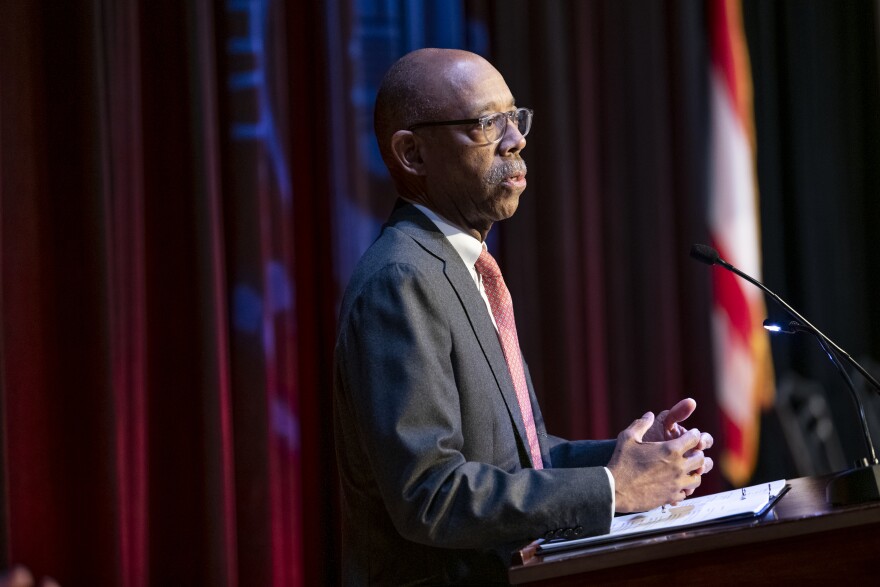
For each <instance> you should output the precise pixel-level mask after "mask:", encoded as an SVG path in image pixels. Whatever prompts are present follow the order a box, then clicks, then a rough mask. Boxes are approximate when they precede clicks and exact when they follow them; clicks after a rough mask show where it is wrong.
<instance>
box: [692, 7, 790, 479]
mask: <svg viewBox="0 0 880 587" xmlns="http://www.w3.org/2000/svg"><path fill="white" fill-rule="evenodd" d="M709 14H710V19H709V23H710V27H711V30H710V35H711V44H712V59H711V73H710V84H711V85H710V96H711V97H710V100H711V104H710V107H711V143H710V145H711V148H710V166H711V168H710V196H709V208H708V213H709V230H710V233H711V238H712V245H713V246H714V247H715V248H716V249H717V250H718V252H719V254H720V255H721V257H722V258H723V259H726V260H727V261H729V262H730V263H732V264H733V265H735V266H737V267H739V268H740V269H742V270H743V271H745V272H746V273H749V274H751V275H754V276H756V277H757V278H759V279H760V275H761V252H760V229H759V214H758V190H757V175H756V171H755V133H754V123H753V115H752V85H751V72H750V66H749V58H748V50H747V46H746V40H745V35H744V31H743V27H742V8H741V5H740V2H739V0H711V2H710V12H709ZM713 279H714V284H713V285H714V297H715V299H714V304H713V311H712V328H713V338H714V359H715V372H716V393H717V396H718V404H719V407H720V409H721V415H722V430H721V434H722V438H723V451H722V454H721V459H720V465H721V470H722V472H723V474H724V476H725V477H726V478H727V479H728V480H729V481H730V482H731V483H733V484H734V485H741V484H744V483H746V482H748V480H749V479H750V477H751V475H752V472H753V470H754V467H755V463H756V461H757V452H758V433H759V422H760V412H761V409H762V408H764V407H766V406H769V405H770V404H771V403H772V401H773V396H774V385H773V367H772V360H771V356H770V347H769V342H768V336H767V333H766V331H765V330H764V329H763V328H762V325H761V324H762V322H763V320H764V318H765V314H766V309H765V307H764V299H763V297H762V294H761V292H760V291H759V290H758V289H756V288H754V287H752V286H751V285H750V284H748V283H746V282H744V281H742V280H740V279H738V278H737V277H736V276H734V275H733V274H732V273H730V272H728V271H721V270H716V271H713Z"/></svg>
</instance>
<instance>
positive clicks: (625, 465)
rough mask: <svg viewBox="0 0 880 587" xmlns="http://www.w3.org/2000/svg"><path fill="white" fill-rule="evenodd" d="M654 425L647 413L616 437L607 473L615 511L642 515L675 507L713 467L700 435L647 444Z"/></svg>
mask: <svg viewBox="0 0 880 587" xmlns="http://www.w3.org/2000/svg"><path fill="white" fill-rule="evenodd" d="M653 423H654V414H652V413H651V412H648V413H646V414H645V415H644V416H642V417H641V418H639V419H638V420H636V421H635V422H633V423H632V424H630V425H629V427H628V428H627V429H626V430H624V431H623V432H621V433H620V434H619V435H618V436H617V446H616V447H615V449H614V454H613V455H612V456H611V461H610V462H609V463H608V469H609V470H610V471H611V474H612V475H614V486H615V494H614V499H615V510H616V511H618V512H642V511H647V510H650V509H653V508H656V507H659V506H661V505H663V504H667V503H668V504H674V503H677V502H679V501H681V500H682V499H684V498H685V497H686V496H688V495H690V494H691V493H693V491H694V489H696V488H697V487H698V486H699V485H700V472H702V471H704V470H705V471H708V469H709V468H711V465H710V464H709V463H707V462H706V461H709V460H710V459H706V458H705V456H704V455H703V451H702V450H699V448H698V446H699V444H700V438H701V435H700V431H699V430H697V429H696V428H694V429H692V430H689V431H688V432H686V433H684V434H682V435H681V436H679V437H678V438H675V439H673V440H667V441H664V442H644V441H643V440H642V437H643V436H644V435H645V433H646V432H647V431H648V429H649V428H650V427H651V424H653Z"/></svg>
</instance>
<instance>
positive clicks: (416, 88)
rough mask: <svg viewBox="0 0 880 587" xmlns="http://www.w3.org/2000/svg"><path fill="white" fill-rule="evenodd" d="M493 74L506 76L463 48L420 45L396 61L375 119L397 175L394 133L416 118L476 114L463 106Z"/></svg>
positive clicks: (383, 87) (379, 98)
mask: <svg viewBox="0 0 880 587" xmlns="http://www.w3.org/2000/svg"><path fill="white" fill-rule="evenodd" d="M492 75H495V76H499V77H500V75H501V74H499V73H498V71H497V70H496V69H495V68H494V67H493V66H492V64H491V63H489V62H488V61H486V60H485V59H483V58H482V57H480V56H479V55H477V54H475V53H470V52H468V51H461V50H459V49H418V50H416V51H413V52H412V53H408V54H406V55H404V56H403V57H401V58H400V59H399V60H398V61H397V62H396V63H395V64H394V65H392V66H391V68H390V69H389V70H388V72H387V73H386V74H385V77H384V78H383V79H382V84H381V85H380V86H379V93H378V95H377V97H376V109H375V112H374V120H373V124H374V129H375V132H376V140H377V141H378V142H379V151H380V152H381V153H382V159H383V160H384V161H385V165H386V166H388V168H389V169H390V170H391V171H392V175H393V173H394V158H393V156H392V154H391V137H392V136H393V135H394V133H395V132H397V131H398V130H402V129H406V128H408V127H410V126H412V125H413V124H415V123H417V122H425V121H431V120H444V119H449V118H463V117H469V116H473V114H472V113H468V112H466V111H465V110H464V109H466V108H467V107H468V102H467V100H466V99H465V98H466V96H467V94H468V92H469V91H471V90H472V87H473V86H474V84H475V83H476V82H477V81H478V80H480V79H481V78H483V77H486V76H492Z"/></svg>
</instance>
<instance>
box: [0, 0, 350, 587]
mask: <svg viewBox="0 0 880 587" xmlns="http://www.w3.org/2000/svg"><path fill="white" fill-rule="evenodd" d="M288 10H289V11H293V10H296V11H297V12H296V14H292V13H288V12H287V11H288ZM317 10H318V9H316V8H303V7H291V6H285V5H284V4H283V3H278V2H268V1H267V2H250V3H235V2H233V3H212V2H209V1H208V0H196V1H193V2H176V1H173V0H167V1H151V2H145V1H141V0H122V1H111V0H106V1H96V2H87V1H75V2H64V3H52V2H29V3H28V2H13V3H9V4H8V5H4V8H3V15H2V18H0V39H2V41H0V42H2V53H0V66H2V69H0V71H2V76H0V214H2V216H0V220H2V223H0V230H2V232H0V259H2V360H3V363H2V369H3V370H2V399H3V402H2V414H0V416H2V426H3V428H2V432H3V441H4V448H5V450H4V451H3V457H4V462H3V466H2V475H3V477H2V481H3V488H4V493H3V496H2V497H3V500H2V503H3V506H4V507H3V515H2V522H3V525H2V533H0V534H2V539H3V544H2V546H3V549H2V559H3V560H2V561H0V562H2V563H3V564H4V565H5V564H11V563H24V564H27V565H29V566H30V567H31V568H32V569H33V571H34V572H35V573H36V574H38V575H42V574H48V575H51V576H53V577H55V578H56V579H58V580H59V581H60V582H61V583H62V584H63V585H130V586H140V585H198V584H205V585H236V584H239V583H241V584H253V585H273V584H274V585H297V584H306V583H307V582H309V583H315V582H324V581H325V580H326V579H327V577H328V573H331V572H332V571H331V570H325V566H326V565H324V564H323V563H324V561H323V560H321V559H320V557H327V556H332V544H333V543H332V540H333V527H334V523H333V520H332V516H326V515H323V514H322V512H327V511H330V510H331V508H330V505H329V504H330V503H332V501H333V500H334V494H335V490H334V487H335V484H334V483H333V482H332V459H330V458H328V456H327V453H328V450H329V449H328V445H327V443H325V442H322V441H321V439H323V438H326V436H327V427H328V422H329V406H328V401H329V400H327V399H324V398H327V397H329V394H328V393H326V388H325V390H324V391H323V392H322V391H321V386H329V382H328V381H326V377H325V374H326V373H329V359H328V356H329V344H330V337H331V334H327V332H328V331H329V332H330V333H332V320H333V318H332V313H333V296H334V294H335V292H334V291H333V289H332V288H330V290H329V291H327V289H328V286H327V285H326V282H325V281H324V280H322V279H320V277H319V275H320V274H321V272H322V271H323V270H324V269H325V267H327V266H328V265H329V262H330V261H329V252H328V248H329V247H327V246H326V241H325V239H326V229H327V226H326V218H327V216H328V208H327V205H326V203H325V202H326V201H327V198H326V197H323V198H322V197H321V195H320V194H321V191H322V190H326V187H325V186H324V183H325V181H326V180H325V179H324V178H325V177H326V176H327V173H326V172H324V171H322V169H324V167H323V166H325V165H326V160H325V159H324V158H323V157H322V155H321V153H323V152H324V151H325V149H326V142H324V140H323V139H322V137H323V136H325V134H326V133H325V132H324V129H325V124H326V120H325V119H324V116H323V115H322V112H321V110H320V107H319V106H318V105H319V104H320V103H321V101H322V97H321V96H322V87H323V77H322V76H323V72H322V71H321V69H320V67H319V66H318V63H320V55H321V53H322V51H321V49H320V48H321V47H323V45H324V43H323V41H322V40H321V30H322V27H321V26H320V22H321V14H320V13H319V12H317ZM303 17H305V18H303ZM306 55H308V57H306ZM303 389H307V390H308V394H305V395H307V396H308V397H305V398H304V397H303V396H304V393H303ZM304 437H307V438H311V439H312V440H311V441H310V442H309V443H303V442H301V439H302V438H304ZM304 444H305V445H306V446H303V445H304ZM303 467H305V468H307V469H308V470H310V471H312V472H313V474H310V475H302V474H301V468H303ZM304 494H305V495H306V497H304ZM307 499H308V502H309V503H310V505H311V506H313V507H309V508H305V507H303V503H304V502H305V501H306V500H307ZM304 525H311V527H315V528H319V531H317V532H314V533H312V534H311V536H310V540H309V542H308V543H305V541H304V540H303V536H304V532H303V527H304ZM328 527H329V531H328V530H327V529H326V528H328ZM320 528H324V530H323V531H321V530H320ZM328 541H329V542H328ZM328 544H329V547H328ZM328 552H329V553H331V554H330V555H328ZM304 556H311V557H313V558H314V559H315V560H316V564H314V565H306V564H304V562H303V557H304Z"/></svg>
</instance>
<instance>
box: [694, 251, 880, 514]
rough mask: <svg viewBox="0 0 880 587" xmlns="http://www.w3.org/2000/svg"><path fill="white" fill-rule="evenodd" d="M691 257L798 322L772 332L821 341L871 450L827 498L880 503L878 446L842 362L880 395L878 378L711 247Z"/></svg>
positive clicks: (771, 326) (767, 324)
mask: <svg viewBox="0 0 880 587" xmlns="http://www.w3.org/2000/svg"><path fill="white" fill-rule="evenodd" d="M691 257H693V258H694V259H696V260H697V261H700V262H701V263H705V264H707V265H719V266H721V267H723V268H724V269H727V270H728V271H731V272H732V273H734V274H736V275H738V276H740V277H742V278H743V279H745V280H746V281H748V282H749V283H751V284H753V285H755V286H756V287H757V288H758V289H760V290H761V291H763V292H764V293H766V294H767V295H769V296H770V297H771V298H772V299H773V300H775V301H776V303H778V304H779V305H780V306H782V308H784V309H785V311H786V312H788V314H789V315H790V316H791V317H792V318H794V320H792V321H790V322H788V323H787V324H781V323H777V322H773V321H770V320H765V321H764V328H766V329H767V330H769V331H771V332H781V333H785V334H794V333H798V332H808V333H810V334H812V335H813V336H815V337H816V339H817V340H818V341H819V345H820V346H821V347H822V350H823V351H825V353H826V354H827V355H828V358H829V359H830V360H831V362H832V363H834V366H835V367H836V368H837V370H838V372H839V373H840V374H841V375H842V376H843V378H844V380H845V381H846V383H847V387H848V388H849V390H850V392H851V394H852V397H853V400H854V401H855V403H856V407H857V408H858V411H859V420H860V423H861V425H862V432H863V434H864V436H865V443H866V445H867V447H868V457H867V458H862V459H860V460H859V462H858V463H857V466H856V468H854V469H850V470H848V471H843V472H841V473H839V474H838V475H836V476H835V477H834V478H833V479H832V480H831V481H830V482H829V483H828V485H827V487H826V488H825V496H826V499H827V500H828V501H829V502H830V503H832V504H835V505H842V504H855V503H864V502H866V501H876V500H880V461H878V460H877V456H876V453H875V451H874V445H873V443H872V441H871V433H870V431H869V430H868V422H867V420H866V418H865V410H864V407H863V406H862V402H861V400H859V396H858V394H857V393H856V390H855V386H853V384H852V379H850V377H849V375H848V374H847V373H846V369H844V368H843V365H842V364H841V362H840V357H843V359H844V360H845V361H846V362H847V363H849V364H850V365H852V366H853V367H854V368H855V369H856V370H857V371H858V372H859V373H861V374H862V376H863V377H864V378H865V380H866V381H868V383H870V384H871V385H872V386H873V387H874V389H875V390H877V391H878V392H880V383H878V382H877V380H876V379H874V377H872V376H871V374H870V373H868V372H867V371H866V370H865V368H864V367H862V366H861V365H859V363H858V362H856V360H855V359H853V358H852V357H851V356H850V355H849V353H847V352H846V351H844V350H843V349H842V348H840V346H838V345H837V344H836V343H835V342H834V341H833V340H831V339H830V338H828V337H827V336H826V335H825V334H824V333H823V332H822V331H821V330H819V329H818V328H816V327H815V326H813V324H812V323H811V322H810V321H809V320H807V319H806V318H804V317H803V316H801V315H800V313H798V312H797V310H795V309H794V308H792V307H791V306H790V305H788V303H787V302H786V301H785V300H783V299H782V298H780V297H779V296H778V295H776V294H775V293H773V292H772V291H771V290H770V288H768V287H767V286H766V285H764V284H763V283H761V282H760V281H758V280H757V279H755V278H754V277H752V276H751V275H748V274H746V273H743V272H742V271H740V270H739V269H737V268H736V267H734V266H733V265H731V264H730V263H728V262H727V261H725V260H724V259H722V258H721V256H720V255H719V254H718V251H716V250H715V249H713V248H712V247H710V246H708V245H700V244H695V245H692V246H691Z"/></svg>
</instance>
